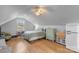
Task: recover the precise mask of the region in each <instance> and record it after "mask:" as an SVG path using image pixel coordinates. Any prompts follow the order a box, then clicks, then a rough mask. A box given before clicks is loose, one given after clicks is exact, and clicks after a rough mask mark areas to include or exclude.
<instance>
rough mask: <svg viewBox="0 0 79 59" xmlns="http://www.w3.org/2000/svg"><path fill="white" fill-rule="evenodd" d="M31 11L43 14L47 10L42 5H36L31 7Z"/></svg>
mask: <svg viewBox="0 0 79 59" xmlns="http://www.w3.org/2000/svg"><path fill="white" fill-rule="evenodd" d="M32 11H33V12H34V13H35V15H37V16H40V15H43V14H45V13H46V12H47V10H46V9H45V7H44V6H36V7H35V8H33V10H32Z"/></svg>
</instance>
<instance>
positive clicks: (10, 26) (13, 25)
mask: <svg viewBox="0 0 79 59" xmlns="http://www.w3.org/2000/svg"><path fill="white" fill-rule="evenodd" d="M18 19H19V20H23V21H24V22H25V25H24V27H25V31H28V30H34V25H33V24H31V23H30V22H28V21H26V20H25V19H21V18H16V19H14V20H12V21H10V22H7V23H5V24H3V25H1V31H2V32H9V33H11V34H16V32H17V20H18Z"/></svg>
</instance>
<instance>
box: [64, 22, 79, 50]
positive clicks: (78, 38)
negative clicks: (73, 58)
mask: <svg viewBox="0 0 79 59" xmlns="http://www.w3.org/2000/svg"><path fill="white" fill-rule="evenodd" d="M65 43H66V48H68V49H70V50H73V51H76V52H79V24H74V23H71V24H67V25H66V40H65Z"/></svg>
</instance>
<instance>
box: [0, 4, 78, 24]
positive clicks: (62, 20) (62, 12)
mask: <svg viewBox="0 0 79 59" xmlns="http://www.w3.org/2000/svg"><path fill="white" fill-rule="evenodd" d="M33 7H35V6H34V5H0V23H3V22H5V21H7V20H9V19H11V18H12V17H14V16H17V14H18V16H20V15H21V16H23V15H26V16H27V17H26V16H25V17H26V19H27V20H28V21H31V22H32V23H35V24H39V25H61V24H66V23H70V22H79V6H78V5H50V6H49V5H47V6H45V8H46V9H47V10H48V13H46V14H45V15H42V16H36V15H35V14H33V12H32V8H33Z"/></svg>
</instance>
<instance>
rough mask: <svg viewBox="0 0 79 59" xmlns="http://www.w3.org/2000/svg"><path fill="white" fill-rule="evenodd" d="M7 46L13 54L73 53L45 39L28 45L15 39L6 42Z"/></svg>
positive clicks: (18, 38)
mask: <svg viewBox="0 0 79 59" xmlns="http://www.w3.org/2000/svg"><path fill="white" fill-rule="evenodd" d="M7 45H8V46H9V47H10V48H11V49H12V52H13V53H74V52H73V51H71V50H69V49H66V48H65V46H63V45H60V44H57V43H55V42H53V41H49V40H46V39H40V40H36V41H33V42H30V43H29V42H28V41H26V40H24V39H22V38H21V37H17V38H12V39H10V40H9V41H7Z"/></svg>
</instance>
